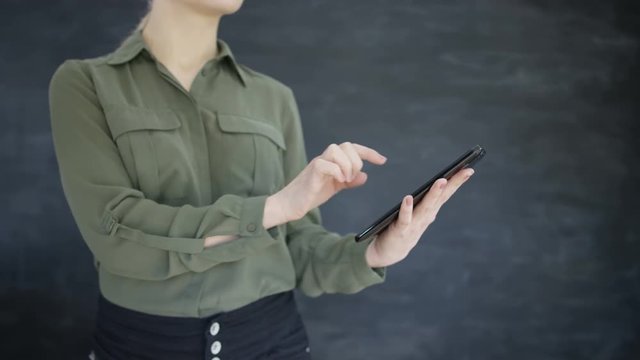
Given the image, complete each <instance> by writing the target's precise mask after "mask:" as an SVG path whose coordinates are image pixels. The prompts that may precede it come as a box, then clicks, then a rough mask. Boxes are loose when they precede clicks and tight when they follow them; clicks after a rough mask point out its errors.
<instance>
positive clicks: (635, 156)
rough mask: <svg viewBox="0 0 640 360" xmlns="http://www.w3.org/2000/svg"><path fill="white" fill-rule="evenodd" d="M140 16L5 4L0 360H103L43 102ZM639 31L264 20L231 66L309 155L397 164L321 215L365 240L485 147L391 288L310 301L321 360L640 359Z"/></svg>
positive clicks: (83, 7)
mask: <svg viewBox="0 0 640 360" xmlns="http://www.w3.org/2000/svg"><path fill="white" fill-rule="evenodd" d="M144 8H145V4H144V2H142V1H137V2H132V1H126V0H118V1H116V0H109V1H106V0H105V1H100V2H95V1H82V0H66V1H51V0H49V1H44V0H41V1H35V0H30V1H19V0H11V1H8V0H5V1H2V3H1V5H0V28H1V29H2V31H1V32H0V36H1V39H2V41H0V71H1V74H2V77H1V80H0V82H1V85H0V99H1V100H0V101H1V102H2V105H1V106H0V116H1V118H2V125H3V129H2V131H1V132H0V148H1V151H0V161H1V166H2V169H3V170H2V177H1V178H0V184H1V186H0V200H2V206H1V207H0V244H1V248H0V252H1V254H2V258H1V261H0V351H1V352H2V353H1V354H0V357H2V358H7V359H43V358H46V359H58V358H60V359H69V358H79V359H80V358H82V359H84V358H86V354H87V352H88V348H89V345H88V339H89V333H90V331H91V327H92V320H93V311H94V310H95V306H94V303H95V296H96V294H97V283H96V274H95V272H94V268H93V267H92V263H91V261H92V259H91V253H90V252H89V251H88V249H87V248H86V246H85V245H84V243H83V241H82V239H81V238H80V236H79V233H78V231H77V229H76V227H75V224H74V223H73V221H72V218H71V215H70V212H69V210H68V208H67V205H66V202H65V199H64V197H63V193H62V190H61V187H60V183H59V179H58V172H57V164H56V161H55V157H54V154H53V147H52V143H51V137H50V126H49V118H48V106H47V85H48V81H49V79H50V76H51V74H52V72H53V70H54V69H55V68H56V67H57V65H59V64H60V63H61V62H62V61H63V60H64V59H67V58H83V57H93V56H97V55H101V54H104V53H107V52H110V51H111V50H113V49H114V47H115V46H116V45H117V44H118V43H119V42H120V41H121V40H122V38H123V37H124V36H125V35H126V34H127V33H128V32H129V31H130V30H131V29H132V27H133V26H134V25H135V24H136V23H137V21H138V18H139V17H140V16H141V15H142V13H143V11H144ZM639 33H640V10H639V7H638V5H637V2H635V1H631V0H627V1H596V0H589V1H586V0H582V1H577V0H573V1H553V0H537V1H525V0H519V1H506V0H502V1H499V0H496V1H489V0H476V1H452V0H449V1H443V0H441V1H419V0H413V1H411V0H395V1H391V0H387V1H382V0H350V1H321V0H314V1H284V0H270V1H257V0H253V1H250V0H248V1H247V2H246V3H245V4H244V6H243V8H242V9H241V10H240V11H239V12H238V13H237V14H235V15H233V16H231V17H228V18H225V19H223V21H222V26H221V33H220V36H221V38H223V39H225V40H226V41H227V42H228V43H229V44H230V45H231V47H232V49H233V51H234V53H235V55H236V57H237V58H238V59H239V61H240V62H243V63H245V64H247V65H249V66H251V67H253V68H255V69H256V70H258V71H261V72H264V73H267V74H269V75H271V76H273V77H275V78H277V79H279V80H280V81H282V82H284V83H286V84H288V85H289V86H290V87H292V88H293V90H294V92H295V94H296V96H297V99H298V102H299V106H300V111H301V114H302V119H303V126H304V131H305V139H306V145H307V151H308V154H309V156H315V155H317V154H319V153H320V152H321V151H323V150H324V148H325V147H326V146H327V145H328V144H330V143H331V142H342V141H346V140H348V141H352V142H357V143H361V144H364V145H367V146H371V147H373V148H375V149H377V150H378V151H380V152H381V153H382V154H384V155H386V156H388V158H389V160H388V162H387V164H385V165H384V166H374V165H371V164H367V165H365V170H366V171H368V173H369V180H368V182H367V183H366V184H365V185H364V186H362V187H360V188H358V189H353V190H350V191H345V192H341V193H340V194H338V195H337V196H336V197H334V198H332V199H331V200H330V201H329V202H328V203H326V204H324V205H323V206H322V207H321V210H322V213H323V218H324V224H325V226H326V227H327V228H329V229H331V230H334V231H338V232H347V231H358V230H360V229H361V228H363V227H364V226H366V225H368V224H369V223H370V222H371V221H372V220H373V219H374V218H376V217H377V216H379V215H380V214H381V213H382V212H383V211H386V210H387V209H388V208H389V207H391V206H393V205H394V204H395V203H396V202H397V201H399V200H400V199H401V198H402V196H403V195H405V194H407V193H408V192H409V191H410V190H412V189H413V188H414V187H415V186H416V185H418V184H419V183H421V182H422V181H423V180H425V179H426V178H428V177H431V176H432V175H433V173H434V172H435V171H437V170H438V169H439V168H440V167H441V166H443V165H445V164H447V163H448V162H449V161H450V160H451V159H453V158H455V157H457V156H458V155H460V153H462V152H463V151H465V150H466V149H468V148H469V147H471V146H473V145H475V144H481V145H483V146H485V147H486V149H487V155H486V157H485V159H484V160H483V161H482V162H481V163H480V164H478V166H477V167H476V174H475V175H474V176H473V177H472V178H471V179H470V180H469V182H468V183H467V184H466V185H465V186H464V187H463V188H461V189H460V190H459V192H458V193H457V194H456V195H455V196H454V197H453V198H452V199H451V200H450V201H449V202H448V203H447V204H445V206H444V207H443V208H442V210H441V211H440V213H439V214H438V219H437V220H436V222H435V223H433V224H432V225H431V226H430V227H429V229H428V230H427V232H426V233H425V234H424V236H423V237H422V239H421V241H420V243H419V244H418V246H417V247H416V248H415V249H414V251H413V252H412V253H411V254H410V256H409V257H408V258H407V259H405V260H404V261H403V262H401V263H398V264H396V265H393V266H392V267H390V268H389V270H388V275H387V276H388V278H387V281H386V282H385V283H383V284H380V285H377V286H373V287H370V288H367V289H365V290H364V291H362V292H360V293H358V294H355V295H324V296H322V297H319V298H307V297H305V296H304V295H302V294H301V293H297V298H298V300H299V304H300V305H299V306H300V310H301V312H302V313H303V317H304V319H305V321H306V324H307V327H308V332H309V336H310V340H311V350H312V353H314V354H315V358H316V359H345V360H349V359H374V358H375V359H394V360H396V359H407V360H408V359H639V358H640V225H639V224H640V222H639V221H638V220H639V215H638V214H640V196H639V191H638V188H637V187H638V184H640V172H639V171H638V166H639V164H640V163H639V160H640V149H639V147H640V146H639V145H638V144H639V141H638V135H640V129H639V125H638V121H639V120H640V119H639V118H638V115H639V113H640V112H639V111H638V110H639V103H640V100H639V95H638V94H639V93H638V90H639V89H638V82H639V80H640V76H639V73H638V69H639V64H640V40H639V38H640V37H639Z"/></svg>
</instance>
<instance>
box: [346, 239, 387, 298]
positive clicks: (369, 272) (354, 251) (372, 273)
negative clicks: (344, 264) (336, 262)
mask: <svg viewBox="0 0 640 360" xmlns="http://www.w3.org/2000/svg"><path fill="white" fill-rule="evenodd" d="M376 237H377V235H374V236H372V237H370V238H368V239H366V240H363V241H360V242H356V241H355V234H353V236H352V237H350V238H349V241H351V242H352V243H353V244H351V251H350V255H351V264H352V267H351V269H352V270H353V273H354V276H355V278H356V279H357V281H358V282H359V283H360V284H361V285H362V286H364V287H367V286H371V285H375V284H379V283H382V282H384V281H385V279H386V275H387V267H386V266H384V267H377V268H372V267H371V266H369V264H368V263H367V258H366V255H365V254H366V251H367V247H368V246H369V244H370V243H371V242H373V241H374V240H375V239H376Z"/></svg>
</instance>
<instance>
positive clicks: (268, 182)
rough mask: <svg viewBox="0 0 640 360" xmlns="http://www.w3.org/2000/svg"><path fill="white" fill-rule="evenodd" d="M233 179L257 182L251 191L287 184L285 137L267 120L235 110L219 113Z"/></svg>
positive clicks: (272, 189) (266, 190)
mask: <svg viewBox="0 0 640 360" xmlns="http://www.w3.org/2000/svg"><path fill="white" fill-rule="evenodd" d="M216 118H217V122H218V126H219V128H220V131H221V138H220V140H221V142H222V145H223V148H224V154H225V158H226V160H228V161H229V162H230V163H231V164H232V166H230V167H229V171H231V173H230V174H229V175H230V176H231V179H238V178H243V177H244V179H245V180H247V181H251V182H252V183H253V185H252V190H251V195H260V194H270V193H274V192H276V191H277V190H280V188H282V187H283V186H284V185H285V184H284V170H283V151H284V150H286V145H285V141H284V137H283V135H282V133H281V131H280V130H279V129H277V128H276V127H275V126H274V125H271V124H270V123H268V122H266V121H261V120H257V119H252V118H249V117H245V116H239V115H231V114H221V113H217V114H216Z"/></svg>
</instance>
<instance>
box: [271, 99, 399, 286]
mask: <svg viewBox="0 0 640 360" xmlns="http://www.w3.org/2000/svg"><path fill="white" fill-rule="evenodd" d="M287 90H288V92H287V100H286V103H285V105H284V111H285V114H284V116H283V121H284V125H283V127H284V130H283V131H284V134H285V141H286V144H287V150H286V152H285V157H284V171H285V181H286V183H289V182H290V181H291V180H292V179H293V178H295V176H296V175H297V174H298V173H300V171H302V170H303V169H304V168H305V167H306V166H307V164H308V159H307V154H306V149H305V142H304V136H303V129H302V125H301V121H300V115H299V111H298V106H297V104H296V100H295V97H294V95H293V93H292V91H291V89H289V88H287ZM286 233H287V236H286V241H287V245H288V247H289V250H290V253H291V256H292V258H293V262H294V265H295V269H296V279H297V287H298V288H300V289H301V291H302V292H303V293H304V294H306V295H308V296H313V297H315V296H319V295H321V294H322V293H355V292H358V291H360V290H362V289H363V288H365V287H368V286H370V285H374V284H378V283H381V282H383V281H384V280H385V278H386V270H387V269H386V267H381V268H371V267H370V266H369V265H368V264H367V262H366V258H365V251H366V249H367V246H368V245H369V244H370V243H371V242H372V241H374V239H375V237H372V238H369V239H367V240H365V241H361V242H356V241H355V235H356V234H357V233H354V232H349V233H347V234H342V235H341V234H338V233H336V232H332V231H329V230H327V229H326V228H324V227H323V225H322V216H321V212H320V208H319V207H316V208H314V209H312V210H310V211H309V212H307V214H306V215H305V216H304V217H302V218H300V219H298V220H295V221H290V222H288V223H287V231H286Z"/></svg>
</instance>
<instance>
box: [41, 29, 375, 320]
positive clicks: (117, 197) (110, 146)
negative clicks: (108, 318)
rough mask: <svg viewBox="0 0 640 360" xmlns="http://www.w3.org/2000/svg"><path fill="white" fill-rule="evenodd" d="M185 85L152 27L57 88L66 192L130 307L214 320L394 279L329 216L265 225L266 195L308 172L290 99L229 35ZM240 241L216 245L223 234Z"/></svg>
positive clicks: (103, 278) (103, 281)
mask: <svg viewBox="0 0 640 360" xmlns="http://www.w3.org/2000/svg"><path fill="white" fill-rule="evenodd" d="M217 45H218V50H219V51H218V56H216V57H215V58H213V59H211V60H209V61H208V62H207V63H206V64H205V65H204V66H203V68H202V69H201V71H200V73H199V74H198V76H197V77H196V78H195V79H194V81H193V84H192V87H191V89H190V90H189V91H186V90H185V88H184V87H182V86H181V85H180V83H179V82H178V81H176V79H175V77H174V76H172V74H171V73H170V72H169V71H168V70H167V68H166V67H165V66H163V64H162V63H160V62H159V61H157V59H156V58H155V57H154V55H153V54H152V53H151V52H150V51H149V49H148V46H147V44H146V43H145V41H144V39H143V37H142V33H141V31H140V30H136V31H134V32H133V33H132V34H131V35H129V36H128V37H127V38H126V40H125V41H124V42H123V43H122V44H121V45H120V46H119V47H118V48H117V49H116V50H115V51H113V52H111V53H109V54H106V55H104V56H100V57H94V58H88V59H68V60H66V61H64V62H63V63H62V64H61V65H60V66H59V67H58V68H57V69H56V71H55V73H54V74H53V76H52V78H51V81H50V84H49V106H50V113H51V128H52V137H53V143H54V149H55V155H56V159H57V162H58V167H59V171H60V179H61V183H62V188H63V191H64V195H65V198H66V200H67V202H68V205H69V207H70V210H71V213H72V215H73V218H74V220H75V222H76V224H77V226H78V229H79V232H80V234H81V236H82V238H83V239H84V241H85V242H86V244H87V246H88V247H89V249H90V250H91V252H92V254H93V256H94V264H95V266H96V269H97V272H98V279H99V285H100V291H101V292H102V294H103V295H104V296H105V297H106V298H107V299H109V300H110V301H112V302H114V303H116V304H119V305H121V306H124V307H127V308H130V309H134V310H138V311H142V312H146V313H152V314H159V315H170V316H195V317H204V316H208V315H211V314H214V313H217V312H220V311H228V310H232V309H235V308H238V307H241V306H243V305H246V304H248V303H250V302H252V301H255V300H257V299H258V298H261V297H264V296H266V295H270V294H274V293H277V292H282V291H286V290H290V289H293V288H299V289H300V290H301V291H302V292H303V293H304V294H306V295H308V296H313V297H315V296H319V295H320V294H322V293H355V292H358V291H360V290H362V289H363V288H365V287H367V286H370V285H373V284H377V283H381V282H383V281H384V280H385V274H386V267H383V268H371V267H369V266H368V264H367V263H366V260H365V250H366V247H367V246H368V245H369V243H370V242H371V241H373V239H374V238H371V239H369V240H367V241H363V242H355V239H354V236H355V234H356V233H347V234H343V235H341V234H338V233H335V232H332V231H329V230H327V229H325V228H324V227H323V226H322V224H321V216H320V210H319V208H314V209H313V210H311V211H309V212H308V213H307V214H306V215H305V216H304V217H303V218H301V219H298V220H295V221H289V222H287V223H286V224H281V225H278V226H274V227H272V228H269V229H265V228H264V227H263V225H262V218H263V214H264V205H265V200H266V198H267V197H268V196H269V195H271V194H273V193H275V192H277V191H279V190H280V189H281V188H282V187H284V186H285V185H286V184H288V183H289V182H290V181H291V180H292V179H293V178H294V177H295V176H296V175H297V174H298V173H299V172H300V171H301V170H302V169H303V168H304V167H305V166H306V165H307V163H308V162H307V155H306V152H305V145H304V139H303V131H302V125H301V122H300V117H299V113H298V109H297V105H296V102H295V99H294V96H293V94H292V91H291V89H290V88H289V87H287V86H286V85H283V84H282V83H280V82H278V81H277V80H275V79H273V78H271V77H269V76H267V75H264V74H262V73H259V72H256V71H254V70H252V69H250V68H248V67H246V66H244V65H241V64H239V63H237V62H236V60H235V59H234V57H233V55H232V53H231V51H230V49H229V47H228V45H227V44H226V43H225V42H224V41H222V40H218V43H217ZM223 234H224V235H238V236H239V238H238V239H236V240H232V241H229V242H225V243H222V244H218V245H215V246H212V247H207V248H205V247H204V239H205V238H206V237H208V236H212V235H223Z"/></svg>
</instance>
